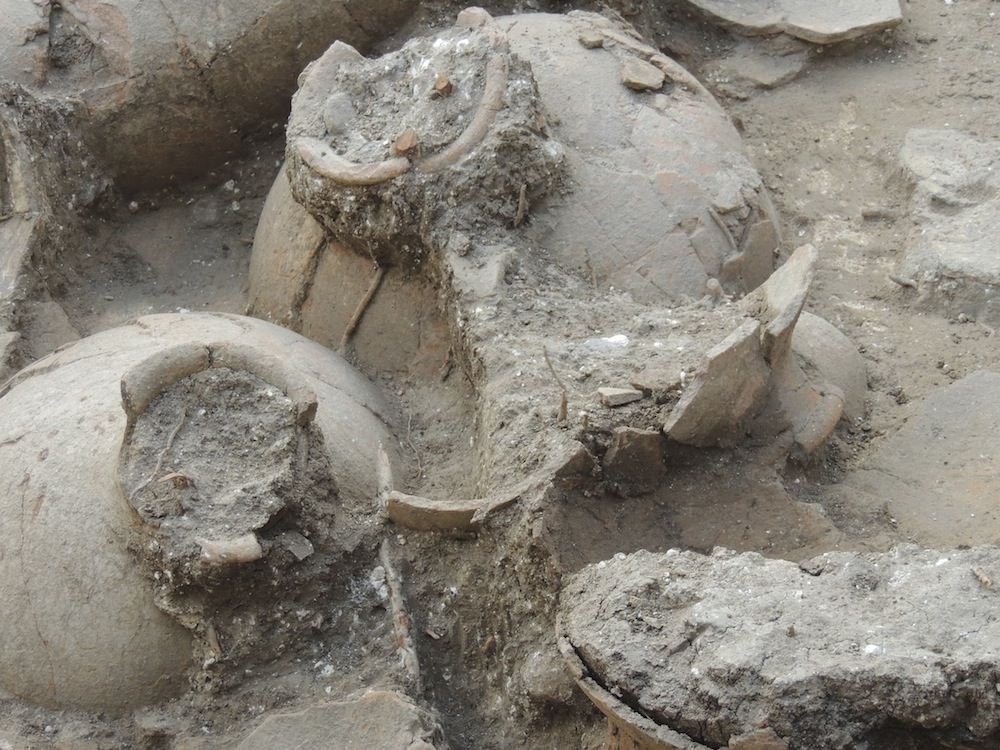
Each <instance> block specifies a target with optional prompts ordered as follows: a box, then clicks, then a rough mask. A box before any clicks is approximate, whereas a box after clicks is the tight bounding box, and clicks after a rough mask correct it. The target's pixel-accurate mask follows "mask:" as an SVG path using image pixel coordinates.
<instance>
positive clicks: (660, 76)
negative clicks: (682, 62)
mask: <svg viewBox="0 0 1000 750" xmlns="http://www.w3.org/2000/svg"><path fill="white" fill-rule="evenodd" d="M666 79H667V76H666V74H664V72H663V71H662V70H660V69H659V68H657V67H656V66H655V65H651V64H650V63H648V62H644V61H642V60H640V59H639V58H637V57H630V58H628V59H627V60H626V61H625V62H624V63H623V64H622V83H624V84H625V85H626V86H628V87H629V88H630V89H632V90H633V91H659V90H660V89H661V88H663V82H664V81H665V80H666Z"/></svg>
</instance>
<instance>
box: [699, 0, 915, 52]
mask: <svg viewBox="0 0 1000 750" xmlns="http://www.w3.org/2000/svg"><path fill="white" fill-rule="evenodd" d="M688 2H689V3H690V4H691V5H693V6H694V7H696V8H699V9H700V10H703V11H705V12H706V13H708V14H709V15H711V16H713V17H715V18H716V19H718V20H719V21H721V22H722V23H724V24H726V25H732V26H735V27H736V28H737V29H738V30H739V31H741V32H742V33H744V34H750V35H758V34H779V33H784V34H788V35H789V36H794V37H798V38H799V39H805V40H806V41H808V42H815V43H817V44H831V43H833V42H842V41H845V40H847V39H855V38H857V37H860V36H865V35H867V34H874V33H876V32H879V31H884V30H886V29H890V28H892V27H893V26H896V25H898V24H900V23H901V22H902V20H903V14H902V11H901V10H900V7H899V0H841V1H840V2H835V3H834V2H817V1H816V0H688Z"/></svg>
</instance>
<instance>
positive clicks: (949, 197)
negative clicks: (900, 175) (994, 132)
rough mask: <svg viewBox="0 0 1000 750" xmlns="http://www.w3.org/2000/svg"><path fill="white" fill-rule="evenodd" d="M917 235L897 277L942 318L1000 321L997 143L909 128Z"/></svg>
mask: <svg viewBox="0 0 1000 750" xmlns="http://www.w3.org/2000/svg"><path fill="white" fill-rule="evenodd" d="M900 162H901V165H902V167H903V171H904V173H905V174H906V175H908V176H909V178H910V179H911V180H912V182H913V183H914V187H915V189H914V195H913V203H912V207H911V211H912V214H913V218H914V223H915V230H914V232H913V234H912V235H911V237H910V240H909V242H908V243H907V248H906V252H905V255H904V257H903V260H902V262H901V263H900V264H899V268H898V271H897V274H898V276H899V277H901V278H904V279H908V280H912V281H914V282H916V284H917V285H918V287H919V293H920V300H921V302H923V303H925V304H927V305H929V306H931V307H933V308H935V309H938V310H940V311H941V312H944V313H947V314H951V315H958V314H961V313H964V314H966V315H968V316H970V317H972V318H973V319H975V320H980V321H982V322H984V323H987V324H989V325H997V324H998V323H1000V251H998V249H997V243H996V237H997V236H998V234H1000V142H998V141H989V142H983V141H978V140H976V139H974V138H972V137H971V136H968V135H966V134H965V133H962V132H960V131H957V130H925V129H917V130H911V131H909V132H908V133H907V135H906V140H905V142H904V144H903V148H902V150H901V152H900Z"/></svg>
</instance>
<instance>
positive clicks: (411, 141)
mask: <svg viewBox="0 0 1000 750" xmlns="http://www.w3.org/2000/svg"><path fill="white" fill-rule="evenodd" d="M419 146H420V141H419V140H418V139H417V131H416V130H414V129H413V128H407V129H406V130H404V131H403V132H402V133H400V134H399V137H398V138H396V142H395V143H393V144H392V150H393V152H394V153H395V154H396V156H409V155H410V154H412V153H413V152H414V151H416V150H417V149H418V148H419Z"/></svg>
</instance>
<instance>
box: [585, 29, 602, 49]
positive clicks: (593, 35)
mask: <svg viewBox="0 0 1000 750" xmlns="http://www.w3.org/2000/svg"><path fill="white" fill-rule="evenodd" d="M580 44H582V45H583V46H584V47H586V48H587V49H600V48H601V47H603V46H604V35H603V34H601V33H600V32H599V31H585V32H583V33H582V34H580Z"/></svg>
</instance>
